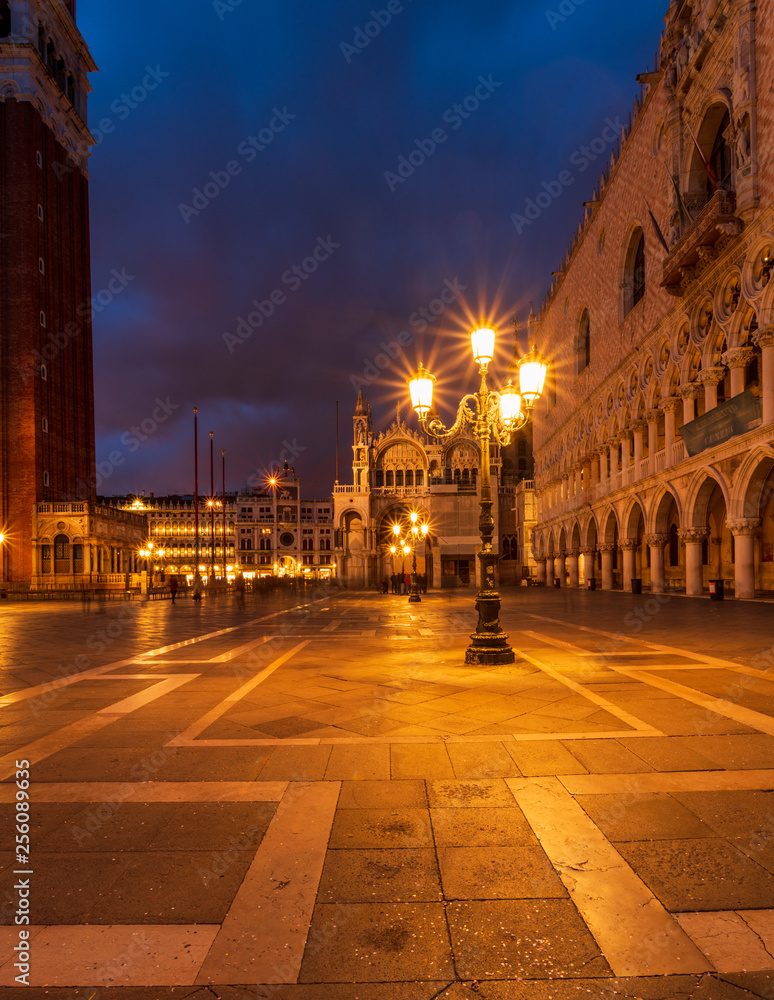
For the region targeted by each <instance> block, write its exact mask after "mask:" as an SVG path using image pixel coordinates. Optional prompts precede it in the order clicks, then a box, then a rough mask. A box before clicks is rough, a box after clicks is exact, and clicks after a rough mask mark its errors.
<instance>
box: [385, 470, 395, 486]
mask: <svg viewBox="0 0 774 1000" xmlns="http://www.w3.org/2000/svg"><path fill="white" fill-rule="evenodd" d="M386 483H387V487H388V489H389V488H390V487H393V486H395V473H394V472H393V471H392V469H388V470H387V472H386Z"/></svg>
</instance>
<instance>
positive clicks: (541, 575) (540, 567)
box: [535, 559, 546, 584]
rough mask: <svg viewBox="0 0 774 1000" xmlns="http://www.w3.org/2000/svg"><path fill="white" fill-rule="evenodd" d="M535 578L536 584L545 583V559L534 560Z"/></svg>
mask: <svg viewBox="0 0 774 1000" xmlns="http://www.w3.org/2000/svg"><path fill="white" fill-rule="evenodd" d="M535 566H536V576H537V581H538V583H543V584H545V582H546V561H545V559H536V560H535Z"/></svg>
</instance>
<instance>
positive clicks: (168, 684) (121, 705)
mask: <svg viewBox="0 0 774 1000" xmlns="http://www.w3.org/2000/svg"><path fill="white" fill-rule="evenodd" d="M197 677H199V674H176V675H175V676H173V677H167V678H164V679H163V680H162V679H159V680H158V682H157V683H156V684H153V685H151V687H148V688H146V689H145V690H144V691H139V692H138V693H137V694H133V695H131V696H130V697H129V698H122V699H121V701H117V702H115V703H114V704H113V705H107V706H106V707H105V708H102V709H100V710H99V711H98V712H94V713H93V714H92V715H88V716H86V717H85V718H83V719H79V720H78V721H77V722H73V723H71V724H70V725H69V726H63V727H62V728H61V729H57V730H55V731H54V732H53V733H48V734H47V735H46V736H41V737H40V738H39V739H37V740H33V741H32V743H28V744H27V746H25V747H20V748H19V749H18V750H15V751H13V753H7V754H5V755H4V756H3V757H0V781H4V780H5V779H6V778H9V777H11V775H13V774H14V773H15V772H16V761H17V760H24V759H26V760H28V761H29V762H30V764H35V763H37V762H38V761H41V760H43V759H44V758H45V757H50V756H51V754H52V753H57V751H59V750H65V749H67V747H70V746H72V744H73V743H76V742H77V741H78V740H82V739H83V738H84V736H90V735H91V734H92V733H95V732H97V731H98V730H99V729H102V728H103V727H104V726H109V725H110V723H111V722H115V721H116V719H120V718H122V717H123V716H125V715H128V714H129V713H130V712H135V711H136V710H137V709H138V708H142V707H143V706H145V705H149V704H150V703H151V702H152V701H155V700H156V699H157V698H161V697H162V696H163V695H165V694H169V692H170V691H174V690H175V689H176V688H179V687H181V686H182V685H183V684H187V683H188V681H191V680H195V679H196V678H197ZM94 752H95V753H96V752H97V751H94Z"/></svg>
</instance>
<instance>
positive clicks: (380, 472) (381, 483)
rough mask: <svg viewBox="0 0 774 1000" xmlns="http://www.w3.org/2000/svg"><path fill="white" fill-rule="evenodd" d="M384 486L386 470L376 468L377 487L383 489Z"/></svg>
mask: <svg viewBox="0 0 774 1000" xmlns="http://www.w3.org/2000/svg"><path fill="white" fill-rule="evenodd" d="M383 486H384V470H383V469H377V470H376V488H377V489H381V488H382V487H383Z"/></svg>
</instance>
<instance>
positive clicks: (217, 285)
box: [78, 0, 667, 497]
mask: <svg viewBox="0 0 774 1000" xmlns="http://www.w3.org/2000/svg"><path fill="white" fill-rule="evenodd" d="M666 7H667V3H666V0H640V2H638V3H635V4H623V3H621V2H620V0H585V2H582V3H578V4H577V5H576V9H574V10H573V3H572V2H571V0H548V2H546V0H536V2H533V0H519V2H513V0H511V2H505V0H487V2H486V3H473V2H470V0H469V2H467V3H465V2H462V0H421V2H420V0H414V2H411V0H401V2H398V0H391V2H390V3H389V4H388V3H379V4H373V3H365V2H363V3H361V2H354V0H346V2H341V0H339V2H335V3H330V2H326V3H321V2H320V0H282V2H280V0H261V2H258V0H216V2H215V3H213V2H211V0H163V2H160V0H135V2H134V3H132V4H112V3H110V4H106V3H105V2H104V0H78V23H79V27H80V30H81V32H82V33H83V35H84V37H85V39H86V41H87V43H88V44H89V47H90V49H91V52H92V55H93V56H94V58H95V60H96V62H97V65H98V66H99V67H100V72H99V73H95V74H92V77H91V82H92V86H93V88H94V92H93V94H92V95H91V97H90V102H89V124H90V126H91V128H92V131H93V133H94V135H95V138H96V139H97V140H98V145H97V146H96V147H95V148H94V149H93V150H92V158H91V178H92V179H91V227H92V284H93V294H94V295H95V296H96V295H97V293H98V292H100V290H102V289H104V288H106V287H107V285H108V282H109V281H110V280H111V276H112V272H113V271H114V270H115V271H117V272H118V273H119V274H120V275H122V276H123V280H122V282H120V283H116V282H115V281H114V282H113V288H115V287H116V286H117V284H123V285H125V288H123V289H122V290H121V291H119V293H118V294H116V295H115V296H114V297H113V299H112V301H111V302H110V303H109V304H106V305H104V307H103V306H102V305H99V306H98V310H99V311H98V312H97V313H96V315H95V317H94V359H95V391H96V430H97V462H98V470H99V471H100V472H101V473H103V476H102V479H101V482H100V483H99V485H98V493H100V494H103V495H112V494H118V493H124V492H140V491H141V490H143V489H144V490H146V492H147V493H150V492H151V491H153V492H155V493H156V494H157V495H159V494H164V493H172V492H181V493H185V492H191V491H192V489H193V416H192V407H193V406H194V405H197V406H198V407H199V418H200V419H199V430H200V462H202V463H203V464H204V466H205V478H206V479H207V480H208V479H209V438H208V434H207V432H208V431H210V430H212V431H214V433H215V438H214V441H215V448H216V455H217V456H218V459H219V458H220V450H221V448H225V449H226V452H227V454H226V461H227V488H228V489H235V488H237V487H241V486H242V485H243V484H244V483H245V482H246V481H247V480H248V478H249V477H251V476H252V477H258V476H260V475H261V474H262V471H263V470H265V469H266V468H267V467H270V466H274V465H276V464H277V462H278V461H279V460H280V459H281V458H283V457H285V455H284V454H283V449H284V451H285V452H286V453H287V457H288V458H289V461H290V464H291V465H293V466H295V469H296V473H297V474H298V475H299V476H300V477H301V479H302V482H303V486H302V488H303V491H304V494H305V495H306V496H307V497H308V496H310V495H311V494H312V493H314V494H315V495H317V496H324V495H325V494H327V493H330V491H331V489H332V484H333V478H334V454H335V403H336V400H339V402H340V428H341V433H340V442H341V444H340V454H341V470H340V477H339V478H340V481H341V482H351V468H350V464H351V454H352V453H351V450H350V444H351V431H352V423H351V413H352V409H353V406H354V401H355V397H356V389H355V388H354V380H356V379H357V378H359V377H362V378H363V382H364V391H365V393H366V396H367V398H368V399H369V400H370V401H371V403H372V405H373V414H374V420H375V423H376V425H377V428H378V427H379V426H380V424H381V425H383V426H386V425H387V423H389V421H390V420H391V419H393V417H394V414H395V407H396V404H397V403H398V401H399V400H400V401H402V402H403V403H404V406H407V401H406V385H405V377H406V375H407V374H408V373H409V371H410V370H411V369H412V368H413V367H415V365H416V363H417V361H418V360H423V361H424V362H425V364H426V365H428V366H429V367H430V368H431V370H432V371H433V372H434V374H435V375H437V376H438V379H439V386H442V388H441V389H440V390H439V399H440V401H441V410H442V415H444V416H446V417H447V418H449V417H451V416H452V409H451V408H452V404H454V405H456V402H457V401H458V400H459V397H460V395H461V394H462V393H463V392H466V391H470V390H471V389H473V388H475V380H474V372H475V368H474V364H473V361H472V357H471V355H470V350H469V340H468V338H467V331H468V329H469V326H470V324H471V323H472V322H474V321H476V320H478V319H479V317H481V316H486V317H487V318H488V319H490V320H495V321H496V322H498V324H499V326H500V329H501V330H502V333H501V336H500V339H499V346H500V351H499V355H500V356H499V359H498V362H497V363H499V370H500V371H503V366H504V365H505V364H507V361H508V360H509V359H510V356H511V354H512V348H513V338H512V333H511V329H510V324H509V317H510V316H512V315H513V313H514V312H515V313H517V314H518V316H519V318H520V319H521V320H523V321H524V320H526V318H527V315H528V313H529V307H530V302H531V301H534V304H535V308H536V309H537V308H538V307H539V305H540V303H541V302H542V300H543V298H544V296H545V293H546V291H547V288H548V285H549V284H550V273H551V271H552V270H554V269H555V268H556V267H557V266H558V264H559V262H560V259H561V257H562V256H563V254H564V252H565V249H566V247H567V245H568V243H569V241H570V238H571V234H572V232H573V230H574V228H575V226H577V223H578V221H579V219H580V217H581V214H582V211H583V209H582V202H583V200H585V199H588V198H589V197H590V196H591V193H592V191H593V188H594V186H595V185H596V183H597V181H598V179H599V175H600V173H601V170H602V168H603V166H604V163H605V162H606V161H607V160H608V159H609V155H610V148H609V147H608V148H607V149H606V151H605V152H604V153H602V154H601V155H600V157H599V159H597V160H596V161H595V162H593V163H591V162H590V159H589V157H588V156H587V155H586V153H584V152H583V147H584V146H586V147H588V144H589V143H591V142H592V141H593V140H595V139H597V138H598V137H599V136H601V135H602V133H603V132H604V130H605V127H606V119H607V118H612V119H613V120H615V118H616V116H620V118H621V119H622V120H626V117H627V115H628V112H629V110H630V109H631V107H632V104H633V101H634V97H635V94H637V93H638V92H639V86H638V84H637V83H636V81H635V75H636V74H637V73H638V72H640V71H644V70H645V69H646V67H650V68H651V69H652V68H653V62H654V52H655V51H656V49H657V47H658V43H659V35H660V30H661V26H662V19H663V16H664V14H665V12H666ZM372 11H375V12H376V13H377V14H378V15H379V18H378V19H379V20H381V21H382V22H387V21H389V23H383V24H379V23H378V22H377V21H375V20H374V18H373V15H372ZM562 18H563V19H562ZM358 29H359V30H358ZM366 31H367V33H366ZM364 43H365V44H364ZM127 98H128V100H127ZM476 105H478V106H477V107H476ZM455 106H457V107H456V108H455ZM417 141H418V142H417ZM592 155H593V154H592ZM401 157H403V158H404V159H401ZM422 160H424V162H422ZM399 168H400V169H399ZM564 170H569V171H570V172H571V173H572V176H573V178H574V182H573V184H572V185H571V186H569V187H567V188H565V189H563V190H562V191H561V193H560V194H559V195H558V197H554V198H553V199H552V200H551V203H550V204H548V206H547V207H546V208H545V209H544V210H542V212H541V214H540V216H539V217H538V218H537V219H535V220H534V221H532V222H531V223H530V224H529V225H526V226H525V225H523V224H521V223H520V224H519V225H518V226H517V225H515V224H514V222H513V221H512V216H513V215H514V214H519V215H521V214H523V213H524V211H525V207H526V203H527V199H535V198H536V197H537V195H538V194H539V193H541V192H543V191H545V190H546V189H545V188H544V186H543V184H544V182H545V183H546V184H547V185H548V186H549V189H551V190H553V191H554V192H555V191H556V190H557V187H556V186H555V185H552V182H553V181H555V179H556V177H557V176H558V175H559V174H560V173H561V172H562V171H564ZM213 174H214V175H215V177H214V178H213V176H212V175H213ZM401 174H402V175H403V176H401ZM196 189H198V190H199V192H200V194H199V195H195V191H196ZM547 199H548V196H545V197H543V198H542V199H541V201H542V202H543V203H544V204H545V202H546V201H547ZM531 214H533V215H534V214H535V213H534V212H532V213H531ZM519 229H521V232H519ZM315 251H316V254H317V259H315V256H314V254H315ZM294 268H295V270H294ZM130 279H131V280H130ZM441 293H444V296H445V298H446V299H447V300H451V301H450V302H449V303H448V304H447V303H446V302H444V303H442V299H441ZM106 298H107V296H103V298H102V300H101V301H102V302H104V301H105V300H106ZM272 298H273V299H274V301H272ZM434 300H435V301H436V305H435V311H436V312H438V311H439V310H440V308H441V305H442V304H443V312H441V313H440V315H439V316H437V317H434V316H433V306H432V305H431V303H433V301H434ZM256 301H257V303H258V306H257V307H256V305H255V302H256ZM421 310H425V312H426V315H427V316H428V317H429V319H430V320H431V321H432V322H431V323H428V322H427V320H426V319H425V318H423V315H422V313H421ZM241 321H244V322H241ZM425 327H426V328H425ZM401 334H402V337H401V338H400V341H398V338H399V335H401ZM382 343H384V344H386V345H387V347H388V349H389V351H390V352H391V353H393V354H394V355H396V357H395V358H394V359H393V358H388V357H385V356H384V355H385V352H384V351H383V349H382V347H381V345H382ZM387 361H389V367H388V368H384V367H380V366H379V363H380V362H381V363H382V365H384V364H385V362H387ZM157 400H161V401H162V402H163V403H164V404H165V405H164V406H163V407H160V406H159V404H158V402H157ZM444 400H445V401H446V403H447V407H446V408H444V405H443V402H444ZM154 412H155V418H154ZM159 418H161V419H159ZM410 420H411V421H412V422H413V421H414V418H413V414H412V415H411V417H410ZM143 421H144V423H143ZM133 428H139V429H140V434H139V435H136V434H135V433H134V432H133V430H132V429H133ZM146 432H147V433H146ZM141 437H142V438H145V440H140V438H141ZM288 446H289V447H288ZM111 452H112V453H113V458H114V461H113V463H111V462H110V461H109V460H108V456H109V455H110V453H111ZM116 454H118V456H119V457H120V461H116V460H115V458H116Z"/></svg>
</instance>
